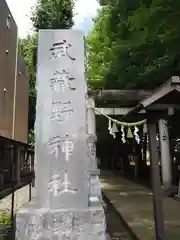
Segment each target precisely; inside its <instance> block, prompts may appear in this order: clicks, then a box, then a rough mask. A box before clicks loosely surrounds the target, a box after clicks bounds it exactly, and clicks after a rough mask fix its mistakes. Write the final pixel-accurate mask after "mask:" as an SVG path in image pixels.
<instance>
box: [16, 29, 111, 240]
mask: <svg viewBox="0 0 180 240" xmlns="http://www.w3.org/2000/svg"><path fill="white" fill-rule="evenodd" d="M84 53H85V52H84V37H83V34H82V33H81V32H79V31H74V30H40V32H39V42H38V62H37V87H36V88H37V102H36V124H35V136H36V137H35V141H36V145H35V158H36V202H35V203H30V204H29V205H28V206H27V207H26V208H23V209H21V210H20V211H19V212H18V213H17V215H16V239H17V240H24V239H26V240H33V239H34V240H35V239H36V240H48V239H54V240H55V239H56V240H64V239H69V240H73V239H76V240H82V239H87V240H94V239H97V240H105V239H106V222H105V213H104V210H103V207H102V206H101V205H100V203H91V205H90V203H89V185H90V179H89V172H90V170H92V164H91V158H90V157H89V156H88V151H89V146H88V134H87V127H86V126H87V114H86V97H85V96H87V83H86V81H85V76H84V72H85V66H84V62H85V59H84Z"/></svg>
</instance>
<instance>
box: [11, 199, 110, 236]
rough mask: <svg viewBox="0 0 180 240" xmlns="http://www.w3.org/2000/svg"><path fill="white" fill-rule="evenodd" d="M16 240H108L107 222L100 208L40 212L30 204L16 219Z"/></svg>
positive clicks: (41, 210)
mask: <svg viewBox="0 0 180 240" xmlns="http://www.w3.org/2000/svg"><path fill="white" fill-rule="evenodd" d="M16 226H17V230H16V240H18V239H26V240H46V239H57V240H63V239H68V240H75V239H77V240H81V239H82V240H83V239H89V240H90V239H98V240H100V239H102V240H105V239H106V222H105V216H104V210H103V208H102V207H101V206H91V207H89V208H87V209H79V210H77V209H56V210H51V209H44V208H42V209H38V208H37V206H36V204H32V203H30V204H28V205H27V206H26V207H25V208H23V209H21V210H20V211H19V212H18V213H17V216H16Z"/></svg>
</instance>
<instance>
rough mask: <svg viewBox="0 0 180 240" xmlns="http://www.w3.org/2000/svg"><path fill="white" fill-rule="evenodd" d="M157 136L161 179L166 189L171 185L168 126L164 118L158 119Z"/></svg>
mask: <svg viewBox="0 0 180 240" xmlns="http://www.w3.org/2000/svg"><path fill="white" fill-rule="evenodd" d="M159 136H160V148H161V166H162V180H163V186H164V189H165V190H168V189H170V188H171V186H172V166H171V153H170V143H169V133H168V126H167V121H166V120H164V119H161V120H159Z"/></svg>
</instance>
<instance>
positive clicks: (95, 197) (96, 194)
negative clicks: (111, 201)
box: [87, 96, 102, 201]
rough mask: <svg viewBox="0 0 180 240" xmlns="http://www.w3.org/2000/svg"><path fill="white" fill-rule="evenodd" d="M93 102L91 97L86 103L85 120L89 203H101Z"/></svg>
mask: <svg viewBox="0 0 180 240" xmlns="http://www.w3.org/2000/svg"><path fill="white" fill-rule="evenodd" d="M94 108H95V101H94V98H93V96H89V97H88V101H87V119H88V136H89V150H90V151H89V154H90V158H91V166H92V169H91V170H90V171H91V172H90V201H99V200H100V201H102V195H101V187H100V181H99V177H98V175H99V173H100V171H99V169H98V167H97V159H96V141H97V137H96V116H95V111H94Z"/></svg>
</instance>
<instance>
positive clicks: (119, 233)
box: [104, 198, 132, 240]
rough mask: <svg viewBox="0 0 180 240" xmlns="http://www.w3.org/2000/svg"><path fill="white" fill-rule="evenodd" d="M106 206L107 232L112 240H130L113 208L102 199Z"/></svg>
mask: <svg viewBox="0 0 180 240" xmlns="http://www.w3.org/2000/svg"><path fill="white" fill-rule="evenodd" d="M104 202H105V203H106V204H107V211H108V214H107V231H108V233H109V235H110V236H111V238H112V240H132V238H131V237H130V235H129V233H128V232H127V230H126V228H125V226H124V225H123V223H122V221H121V219H120V217H119V215H118V214H117V212H116V210H115V209H114V207H113V206H112V205H111V204H110V203H109V202H108V201H107V200H106V198H104Z"/></svg>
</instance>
